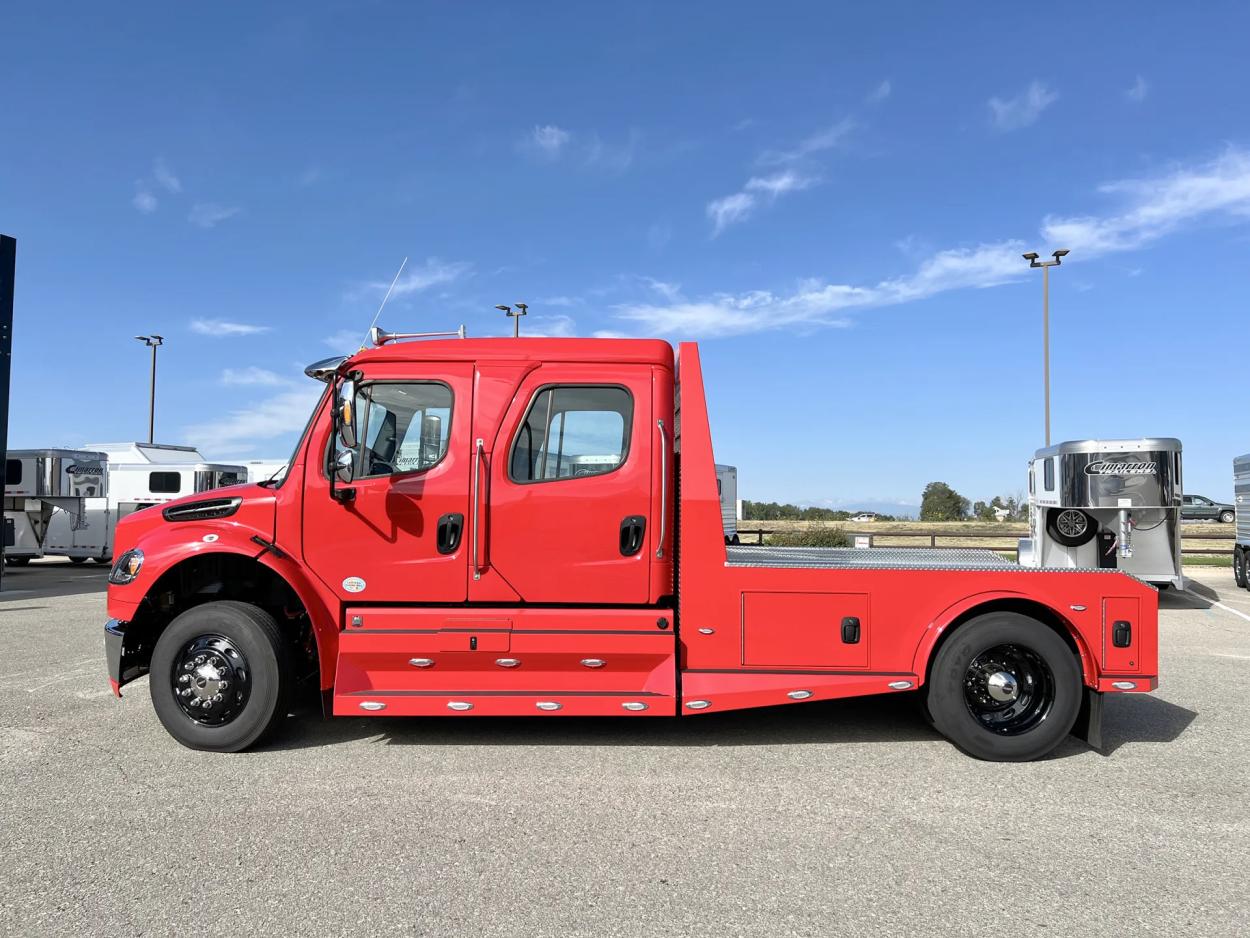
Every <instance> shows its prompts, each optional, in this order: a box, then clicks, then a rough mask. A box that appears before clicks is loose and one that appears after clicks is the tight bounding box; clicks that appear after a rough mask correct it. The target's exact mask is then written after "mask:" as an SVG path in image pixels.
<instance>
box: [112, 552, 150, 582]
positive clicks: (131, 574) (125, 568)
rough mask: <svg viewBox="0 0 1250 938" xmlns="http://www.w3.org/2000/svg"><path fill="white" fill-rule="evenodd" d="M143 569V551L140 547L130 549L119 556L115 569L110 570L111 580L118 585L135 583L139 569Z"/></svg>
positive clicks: (114, 565)
mask: <svg viewBox="0 0 1250 938" xmlns="http://www.w3.org/2000/svg"><path fill="white" fill-rule="evenodd" d="M142 569H143V551H141V550H139V549H138V548H134V549H133V550H128V551H126V553H124V554H122V555H121V556H120V557H118V558H117V561H116V563H114V564H113V569H112V570H110V571H109V582H110V583H115V584H116V585H118V586H125V585H126V584H127V583H133V582H134V579H135V577H137V576H138V575H139V571H140V570H142Z"/></svg>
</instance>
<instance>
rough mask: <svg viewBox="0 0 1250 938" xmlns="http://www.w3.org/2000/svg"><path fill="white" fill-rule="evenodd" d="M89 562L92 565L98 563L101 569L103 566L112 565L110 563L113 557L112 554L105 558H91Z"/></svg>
mask: <svg viewBox="0 0 1250 938" xmlns="http://www.w3.org/2000/svg"><path fill="white" fill-rule="evenodd" d="M91 562H92V563H98V564H99V565H100V566H102V567H103V566H105V565H106V564H112V562H113V555H112V554H109V555H108V556H107V557H92V558H91Z"/></svg>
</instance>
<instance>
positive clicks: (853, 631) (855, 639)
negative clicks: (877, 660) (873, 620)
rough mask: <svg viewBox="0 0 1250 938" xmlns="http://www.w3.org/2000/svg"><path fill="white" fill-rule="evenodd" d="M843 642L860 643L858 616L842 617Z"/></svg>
mask: <svg viewBox="0 0 1250 938" xmlns="http://www.w3.org/2000/svg"><path fill="white" fill-rule="evenodd" d="M842 642H843V643H844V644H846V645H858V644H859V617H858V616H846V617H844V618H843V619H842Z"/></svg>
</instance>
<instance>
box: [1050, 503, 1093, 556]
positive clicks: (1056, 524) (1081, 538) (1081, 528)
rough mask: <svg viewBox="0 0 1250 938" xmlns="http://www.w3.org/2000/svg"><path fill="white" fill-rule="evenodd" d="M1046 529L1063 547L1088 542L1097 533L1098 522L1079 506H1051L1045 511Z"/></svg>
mask: <svg viewBox="0 0 1250 938" xmlns="http://www.w3.org/2000/svg"><path fill="white" fill-rule="evenodd" d="M1046 530H1047V531H1048V532H1049V533H1050V536H1051V537H1052V538H1054V539H1055V540H1056V541H1058V542H1059V543H1060V544H1062V545H1063V546H1064V547H1080V546H1081V545H1082V544H1088V543H1089V542H1090V541H1092V540H1093V539H1094V535H1095V534H1097V533H1098V522H1097V521H1095V520H1094V518H1093V516H1091V515H1089V514H1086V513H1085V512H1083V511H1081V509H1079V508H1052V509H1050V511H1048V512H1047V513H1046Z"/></svg>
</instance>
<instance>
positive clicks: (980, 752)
mask: <svg viewBox="0 0 1250 938" xmlns="http://www.w3.org/2000/svg"><path fill="white" fill-rule="evenodd" d="M927 703H928V709H929V713H930V714H931V715H932V716H933V723H934V725H935V726H936V727H937V729H938V730H939V731H940V732H941V733H942V734H943V735H944V736H945V737H946V738H947V739H949V740H950V741H951V742H953V743H954V744H955V745H956V746H958V747H959V748H960V749H962V750H963V751H964V752H966V753H968V754H969V755H972V756H976V757H977V758H978V759H988V760H991V761H994V762H1026V761H1029V760H1031V759H1039V758H1041V757H1042V756H1044V755H1046V754H1047V753H1049V752H1050V751H1051V750H1053V749H1054V748H1055V747H1056V746H1058V745H1059V743H1061V742H1062V741H1063V739H1064V737H1066V736H1067V735H1068V733H1069V732H1071V730H1072V726H1073V724H1075V722H1076V717H1077V713H1078V712H1079V711H1080V706H1081V671H1080V668H1079V667H1078V665H1077V661H1076V656H1075V655H1074V654H1073V653H1072V650H1071V649H1070V648H1069V647H1068V646H1067V644H1065V642H1064V641H1063V639H1062V638H1060V637H1059V636H1058V635H1057V634H1055V633H1054V632H1053V631H1051V630H1050V629H1049V628H1048V627H1047V626H1046V625H1044V624H1043V623H1041V622H1038V621H1037V620H1036V619H1030V618H1029V617H1028V616H1023V615H1020V614H1018V613H1014V612H993V613H989V614H987V615H983V616H980V617H978V618H976V619H973V620H972V621H970V622H967V623H965V624H964V625H962V626H959V628H958V629H957V630H956V632H955V633H954V634H953V635H952V636H951V637H950V638H949V639H948V640H947V641H946V642H945V644H943V645H942V649H941V651H940V652H938V656H937V659H936V660H935V661H934V663H933V668H932V671H931V672H930V675H929V684H928V701H927Z"/></svg>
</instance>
